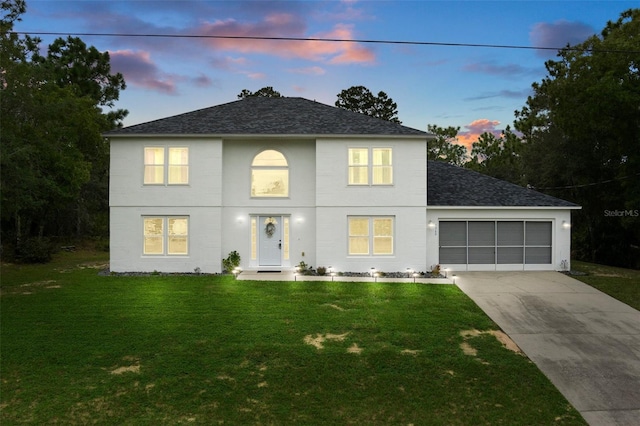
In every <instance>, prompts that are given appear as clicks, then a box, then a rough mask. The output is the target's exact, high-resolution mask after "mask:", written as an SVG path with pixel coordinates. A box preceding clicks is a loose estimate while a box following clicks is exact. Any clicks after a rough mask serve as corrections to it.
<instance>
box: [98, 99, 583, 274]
mask: <svg viewBox="0 0 640 426" xmlns="http://www.w3.org/2000/svg"><path fill="white" fill-rule="evenodd" d="M105 136H106V137H108V138H109V139H110V142H111V167H110V196H109V204H110V218H111V219H110V221H111V225H110V229H111V238H110V247H111V270H112V271H114V272H134V271H147V272H148V271H163V272H193V271H195V270H199V271H202V272H207V273H215V272H221V270H222V264H221V260H222V259H223V258H225V257H227V256H228V254H229V253H230V252H231V251H234V250H235V251H237V252H238V253H239V254H240V255H241V258H242V263H241V266H242V267H243V269H245V270H259V271H262V270H265V271H267V270H291V269H293V268H294V267H295V266H296V265H298V264H299V263H300V262H301V261H303V262H305V263H306V264H308V265H312V266H314V267H319V266H325V267H332V268H333V269H334V270H336V271H345V272H346V271H349V272H366V271H369V270H370V269H371V268H376V269H378V270H382V271H388V272H395V271H405V270H407V268H411V269H415V270H418V271H426V270H430V269H431V267H432V266H433V265H436V264H440V265H441V266H442V267H449V268H450V269H452V270H484V269H492V270H495V269H509V270H528V269H546V270H557V269H561V268H564V267H569V252H570V222H571V218H570V212H571V210H572V209H576V208H579V207H578V206H576V205H574V204H572V203H569V202H567V201H564V200H559V199H557V198H553V197H550V196H547V195H544V194H541V193H538V192H535V191H532V190H529V189H525V188H522V187H519V186H517V185H513V184H510V183H507V182H504V181H500V180H497V179H493V178H491V177H487V176H484V175H481V174H478V173H475V172H473V171H470V170H466V169H463V168H459V167H455V166H451V165H447V164H444V163H438V162H430V161H427V139H428V138H430V137H432V136H431V135H430V134H428V133H425V132H422V131H419V130H416V129H411V128H408V127H405V126H402V125H399V124H396V123H391V122H388V121H384V120H379V119H375V118H371V117H368V116H365V115H362V114H357V113H354V112H350V111H346V110H343V109H339V108H335V107H332V106H328V105H324V104H321V103H317V102H314V101H309V100H306V99H302V98H247V99H243V100H239V101H236V102H231V103H227V104H224V105H219V106H214V107H211V108H206V109H202V110H198V111H194V112H189V113H186V114H181V115H177V116H173V117H169V118H164V119H160V120H156V121H152V122H148V123H143V124H138V125H134V126H130V127H126V128H123V129H119V130H115V131H112V132H110V133H108V134H106V135H105Z"/></svg>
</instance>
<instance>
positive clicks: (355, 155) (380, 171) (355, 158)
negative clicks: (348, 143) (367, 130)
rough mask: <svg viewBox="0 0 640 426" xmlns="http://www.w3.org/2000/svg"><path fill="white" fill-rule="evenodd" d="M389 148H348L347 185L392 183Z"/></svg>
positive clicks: (391, 164)
mask: <svg viewBox="0 0 640 426" xmlns="http://www.w3.org/2000/svg"><path fill="white" fill-rule="evenodd" d="M392 184H393V157H392V149H391V148H371V149H369V148H349V185H392Z"/></svg>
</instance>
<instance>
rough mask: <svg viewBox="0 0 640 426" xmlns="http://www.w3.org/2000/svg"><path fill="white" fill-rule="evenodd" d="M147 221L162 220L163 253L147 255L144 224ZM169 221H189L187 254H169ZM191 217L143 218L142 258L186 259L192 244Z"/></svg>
mask: <svg viewBox="0 0 640 426" xmlns="http://www.w3.org/2000/svg"><path fill="white" fill-rule="evenodd" d="M146 219H162V235H161V236H160V238H161V239H162V253H148V254H147V253H145V252H144V251H145V238H146V235H145V226H144V222H145V220H146ZM169 219H186V221H187V235H186V238H187V252H186V253H169ZM190 222H191V221H190V217H189V216H183V215H169V216H163V215H145V216H142V256H143V257H186V256H189V253H190V251H191V250H190V244H191V238H190V235H191V229H190V228H191V223H190Z"/></svg>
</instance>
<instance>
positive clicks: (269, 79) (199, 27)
mask: <svg viewBox="0 0 640 426" xmlns="http://www.w3.org/2000/svg"><path fill="white" fill-rule="evenodd" d="M633 7H638V3H637V2H634V1H571V0H565V1H356V0H343V1H284V2H278V1H158V0H154V1H151V0H149V1H142V0H138V1H131V0H129V1H112V0H104V1H102V0H93V1H84V0H75V1H64V0H46V1H45V0H27V13H26V14H25V15H23V17H22V21H21V22H18V23H16V25H15V27H14V30H16V31H23V32H27V33H30V34H34V35H35V33H37V32H61V33H65V34H66V33H109V34H154V35H160V34H162V35H180V36H195V35H216V36H258V37H263V36H266V37H285V38H331V39H339V40H388V41H402V42H407V41H414V42H427V43H446V44H463V45H464V44H482V45H510V46H526V47H564V46H566V45H567V43H571V44H576V43H580V42H582V41H583V40H585V39H586V38H587V37H589V36H591V35H593V34H599V33H600V31H601V30H602V29H603V28H604V26H605V25H606V23H607V21H609V20H611V21H615V20H617V19H618V17H619V16H620V13H621V12H623V11H624V10H627V9H630V8H633ZM40 37H41V38H42V39H43V47H46V45H48V44H49V43H51V42H52V41H53V39H54V38H56V37H57V36H40ZM80 37H81V38H82V39H83V40H84V41H85V42H86V43H87V44H88V45H93V46H95V47H96V48H98V49H99V50H101V51H109V53H110V56H111V65H112V70H113V71H117V72H121V73H122V74H123V75H124V77H125V80H126V82H127V89H126V90H125V91H123V92H122V93H121V95H120V101H119V102H118V104H117V107H118V108H125V109H128V110H129V116H128V117H127V118H126V119H125V122H124V124H125V125H132V124H136V123H141V122H145V121H150V120H154V119H158V118H163V117H167V116H171V115H175V114H180V113H183V112H188V111H192V110H196V109H200V108H205V107H209V106H213V105H218V104H222V103H227V102H232V101H235V100H237V95H238V93H240V91H241V90H242V89H249V90H251V91H255V90H258V89H259V88H261V87H264V86H273V87H274V89H275V90H277V91H279V92H280V93H281V94H282V95H283V96H299V97H303V98H307V99H312V100H316V101H318V102H322V103H325V104H328V105H334V103H335V101H336V95H337V94H338V93H339V92H340V91H341V90H343V89H347V88H349V87H351V86H358V85H362V86H365V87H367V88H368V89H369V90H371V91H372V92H374V93H377V92H379V91H384V92H386V93H387V95H388V96H389V97H391V98H392V99H393V100H394V101H395V102H396V103H397V104H398V116H399V118H400V120H401V121H402V123H403V124H404V125H406V126H409V127H413V128H416V129H420V130H426V128H427V125H428V124H436V125H438V126H442V127H446V126H455V127H460V134H459V136H460V141H461V142H463V143H469V142H472V141H474V140H475V139H476V138H477V135H478V134H480V133H482V132H484V131H495V132H499V131H500V130H501V129H504V128H505V127H506V126H507V125H512V124H513V120H514V113H513V112H514V110H517V109H521V108H522V107H523V106H524V105H525V102H526V99H527V96H528V95H530V94H531V84H532V83H533V82H536V81H540V80H541V79H542V78H543V77H544V76H545V75H546V73H545V68H544V62H545V61H546V60H548V59H553V58H554V56H555V53H556V52H555V51H553V50H537V49H510V48H488V47H468V46H440V45H431V44H429V45H412V44H383V43H356V42H323V41H274V40H238V39H235V40H234V39H211V38H209V39H207V38H177V37H172V38H163V37H107V36H85V35H82V36H80Z"/></svg>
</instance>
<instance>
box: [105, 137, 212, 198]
mask: <svg viewBox="0 0 640 426" xmlns="http://www.w3.org/2000/svg"><path fill="white" fill-rule="evenodd" d="M147 146H165V147H169V146H175V147H185V146H186V147H189V184H188V185H144V184H143V177H144V148H145V147H147ZM110 151H111V165H110V170H109V173H110V181H109V205H110V206H112V207H125V206H167V207H170V206H220V205H221V202H222V140H220V139H211V138H185V139H177V138H174V139H171V138H158V139H156V138H153V139H152V138H126V139H112V140H111V149H110Z"/></svg>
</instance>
